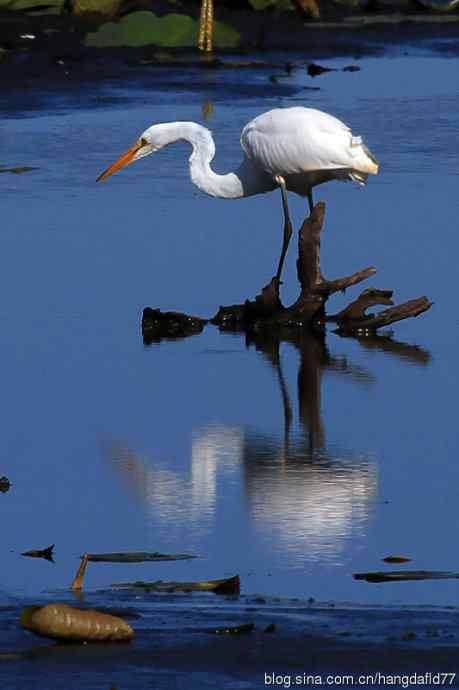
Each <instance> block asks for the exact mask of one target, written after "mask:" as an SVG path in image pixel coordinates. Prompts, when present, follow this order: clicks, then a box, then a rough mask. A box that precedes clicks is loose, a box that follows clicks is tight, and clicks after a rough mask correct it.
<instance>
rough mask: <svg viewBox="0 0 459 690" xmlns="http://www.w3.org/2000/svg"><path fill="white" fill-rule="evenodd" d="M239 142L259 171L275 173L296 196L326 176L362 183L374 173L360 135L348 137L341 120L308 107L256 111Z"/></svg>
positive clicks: (349, 135)
mask: <svg viewBox="0 0 459 690" xmlns="http://www.w3.org/2000/svg"><path fill="white" fill-rule="evenodd" d="M241 146H242V148H243V150H244V152H245V154H246V156H247V157H248V158H250V160H251V161H253V162H254V163H255V164H256V165H257V166H259V167H260V168H262V169H263V171H264V172H266V173H268V174H270V175H272V176H276V175H281V176H282V177H284V178H285V181H286V186H287V189H290V188H291V189H292V191H294V192H296V193H297V194H301V195H302V196H306V195H307V194H308V192H309V190H310V188H311V187H312V186H315V185H316V184H320V183H321V182H326V181H327V180H329V179H333V178H337V179H354V178H360V179H357V180H356V181H359V182H364V181H365V180H366V177H367V176H368V175H369V174H372V175H376V174H377V172H378V164H377V162H376V160H375V159H374V157H373V156H372V155H371V154H370V152H369V151H368V149H367V148H366V147H365V146H364V145H363V143H362V138H361V137H355V136H353V135H352V132H351V130H350V129H349V127H347V125H345V124H344V123H343V122H341V120H338V119H337V118H336V117H333V116H332V115H328V113H323V112H321V111H320V110H314V109H313V108H301V107H298V108H287V109H285V110H284V109H280V108H277V109H276V110H270V111H269V112H267V113H263V114H262V115H259V116H258V117H256V118H255V119H254V120H252V121H251V122H249V123H248V124H247V125H246V126H245V127H244V129H243V130H242V135H241ZM291 177H293V178H294V180H290V179H289V178H291ZM289 182H290V184H289ZM292 183H293V184H292Z"/></svg>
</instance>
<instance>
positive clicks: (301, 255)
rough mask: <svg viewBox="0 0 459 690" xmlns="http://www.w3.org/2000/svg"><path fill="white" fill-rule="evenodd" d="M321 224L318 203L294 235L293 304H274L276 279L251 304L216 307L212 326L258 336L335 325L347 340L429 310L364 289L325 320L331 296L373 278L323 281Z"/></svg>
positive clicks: (367, 272)
mask: <svg viewBox="0 0 459 690" xmlns="http://www.w3.org/2000/svg"><path fill="white" fill-rule="evenodd" d="M324 220H325V204H324V203H322V202H319V203H318V204H316V206H315V207H314V209H313V211H312V213H311V215H310V216H309V217H308V218H306V219H305V220H304V222H303V225H302V227H301V229H300V232H299V238H298V261H297V275H298V282H299V284H300V287H301V292H300V295H299V296H298V299H297V300H296V302H294V304H292V305H291V306H289V307H284V306H283V305H282V303H281V301H280V298H279V286H278V283H277V281H276V279H275V278H273V279H272V280H271V281H270V283H268V285H266V286H265V287H264V288H263V289H262V291H261V293H260V295H258V296H257V297H256V298H255V300H254V301H249V300H247V301H246V302H245V304H243V305H241V304H239V305H238V304H236V305H232V306H230V307H220V309H219V311H218V313H217V314H216V315H215V316H214V318H213V319H212V320H211V321H212V323H215V324H217V325H218V326H219V327H220V328H222V329H239V330H250V331H255V332H257V331H260V330H262V329H263V330H265V329H273V328H281V329H295V328H304V327H312V328H317V327H322V326H323V324H324V322H325V321H335V322H336V323H337V324H338V331H339V332H342V333H346V334H351V333H354V334H361V333H362V332H372V331H373V332H374V331H376V329H378V328H381V327H383V326H388V325H389V324H391V323H394V322H395V321H401V320H402V319H407V318H409V317H412V316H418V315H419V314H421V313H422V312H424V311H427V309H429V308H430V307H431V302H430V301H429V300H428V299H427V298H426V297H420V298H418V299H415V300H410V301H409V302H405V303H404V304H401V305H399V306H392V305H393V302H392V291H391V290H377V289H374V288H372V289H367V290H364V292H362V294H361V295H360V296H359V297H358V298H357V299H356V300H354V301H353V302H351V304H350V305H349V306H348V307H346V309H343V310H342V311H341V312H339V313H338V314H335V315H334V316H326V314H325V305H326V302H327V300H328V298H329V297H330V296H331V295H333V294H334V293H336V292H340V291H344V290H346V289H347V288H349V287H351V286H353V285H357V284H358V283H361V282H362V281H364V280H366V279H367V278H369V277H370V276H372V275H374V274H375V273H376V269H375V268H374V267H373V266H370V267H368V268H364V269H362V270H360V271H356V272H355V273H352V274H351V275H348V276H345V277H343V278H335V279H332V280H328V279H326V278H325V277H324V275H323V273H322V268H321V261H320V243H321V236H322V231H323V226H324ZM375 305H391V308H390V309H385V310H384V311H381V312H379V314H367V313H366V310H367V309H368V308H369V307H371V306H375Z"/></svg>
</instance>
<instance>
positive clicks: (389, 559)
mask: <svg viewBox="0 0 459 690" xmlns="http://www.w3.org/2000/svg"><path fill="white" fill-rule="evenodd" d="M383 561H384V563H409V562H410V561H411V558H408V556H386V557H385V558H383Z"/></svg>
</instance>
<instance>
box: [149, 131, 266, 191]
mask: <svg viewBox="0 0 459 690" xmlns="http://www.w3.org/2000/svg"><path fill="white" fill-rule="evenodd" d="M154 127H155V128H157V129H159V128H161V143H162V145H163V146H167V145H168V144H172V143H174V142H176V141H180V140H183V141H187V142H189V143H190V144H191V146H192V147H193V151H192V154H191V156H190V158H189V166H190V176H191V180H192V182H193V183H194V184H195V185H196V187H198V188H199V189H200V190H201V191H203V192H205V193H206V194H209V195H210V196H216V197H221V198H223V199H238V198H240V197H243V196H250V195H251V194H256V193H259V192H260V191H268V190H269V189H272V188H273V185H270V184H269V182H268V181H265V185H266V187H267V188H266V190H262V189H261V188H260V183H261V181H262V179H263V177H264V176H261V178H262V179H260V175H259V174H258V173H257V172H256V171H255V170H254V169H253V168H252V166H251V164H250V162H249V161H248V160H247V159H246V158H244V160H243V162H242V164H241V165H240V167H239V168H238V170H237V171H235V172H230V173H227V174H226V175H219V174H217V173H216V172H214V171H213V170H212V168H211V167H210V163H211V162H212V160H213V158H214V156H215V143H214V140H213V137H212V134H211V132H210V131H209V130H208V129H206V128H205V127H202V126H201V125H198V124H196V123H195V122H170V123H164V124H161V125H154Z"/></svg>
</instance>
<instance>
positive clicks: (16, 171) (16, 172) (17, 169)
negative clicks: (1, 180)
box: [0, 165, 38, 175]
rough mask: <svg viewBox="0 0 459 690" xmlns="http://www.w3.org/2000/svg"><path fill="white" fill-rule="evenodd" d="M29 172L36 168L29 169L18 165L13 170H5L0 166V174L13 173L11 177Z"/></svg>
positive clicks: (26, 166) (27, 166)
mask: <svg viewBox="0 0 459 690" xmlns="http://www.w3.org/2000/svg"><path fill="white" fill-rule="evenodd" d="M31 170H38V168H31V167H30V166H29V165H20V166H16V167H14V168H5V167H4V166H3V165H0V173H13V175H21V174H22V173H25V172H30V171H31Z"/></svg>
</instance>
